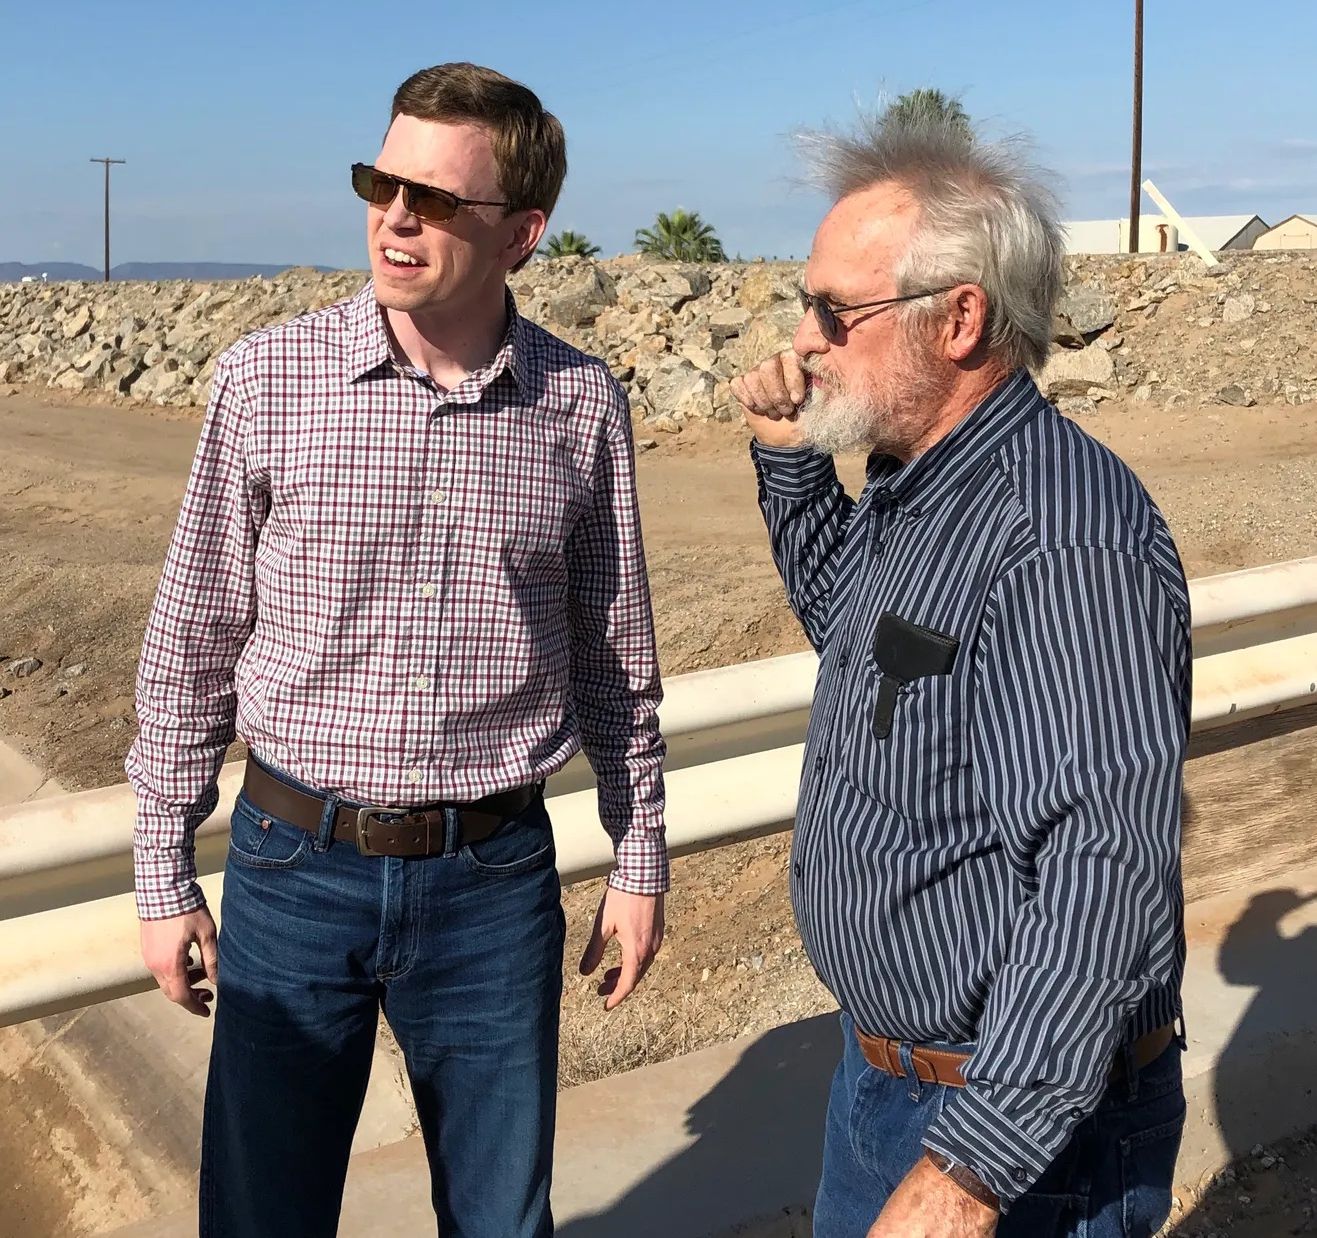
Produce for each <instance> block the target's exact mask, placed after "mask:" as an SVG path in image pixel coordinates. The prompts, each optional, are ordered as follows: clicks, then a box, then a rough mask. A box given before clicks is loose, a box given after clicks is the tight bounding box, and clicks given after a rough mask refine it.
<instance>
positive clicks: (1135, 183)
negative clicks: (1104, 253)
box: [1130, 0, 1143, 254]
mask: <svg viewBox="0 0 1317 1238" xmlns="http://www.w3.org/2000/svg"><path fill="white" fill-rule="evenodd" d="M1142 181H1143V0H1134V143H1133V153H1132V155H1131V158H1130V253H1132V254H1137V253H1138V252H1139V194H1140V193H1141V192H1142V190H1141V189H1140V185H1141V183H1142Z"/></svg>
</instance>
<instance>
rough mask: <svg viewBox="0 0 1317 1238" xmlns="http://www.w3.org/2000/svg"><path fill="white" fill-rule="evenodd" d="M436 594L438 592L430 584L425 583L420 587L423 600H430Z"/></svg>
mask: <svg viewBox="0 0 1317 1238" xmlns="http://www.w3.org/2000/svg"><path fill="white" fill-rule="evenodd" d="M437 592H438V590H437V589H436V588H435V587H434V586H433V585H432V584H429V583H426V584H423V585H422V586H421V596H422V597H423V598H432V597H434V595H435V594H436V593H437Z"/></svg>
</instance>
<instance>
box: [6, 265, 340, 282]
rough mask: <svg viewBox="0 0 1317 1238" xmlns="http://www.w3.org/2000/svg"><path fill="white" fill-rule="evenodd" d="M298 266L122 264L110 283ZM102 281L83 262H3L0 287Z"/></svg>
mask: <svg viewBox="0 0 1317 1238" xmlns="http://www.w3.org/2000/svg"><path fill="white" fill-rule="evenodd" d="M295 265H296V264H295V263H291V262H286V263H284V264H283V265H282V266H276V265H272V264H270V263H259V262H121V263H120V264H119V265H118V266H113V267H111V268H110V278H111V279H143V280H149V279H249V278H251V276H253V275H264V276H265V277H266V278H267V279H268V278H270V277H272V276H275V275H278V274H279V272H280V271H287V270H289V269H290V268H291V267H293V266H295ZM336 269H337V268H335V267H320V266H318V267H312V268H311V270H313V271H333V270H336ZM43 272H44V274H45V275H46V277H47V278H48V279H92V280H99V279H101V278H102V274H103V273H102V272H101V271H99V270H97V269H96V268H95V267H89V266H84V265H83V264H82V263H81V262H44V263H43V262H0V283H3V282H5V281H9V282H12V281H14V280H18V279H22V278H23V276H25V275H31V276H33V277H34V278H36V279H40V278H41V276H42V274H43Z"/></svg>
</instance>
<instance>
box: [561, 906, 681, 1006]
mask: <svg viewBox="0 0 1317 1238" xmlns="http://www.w3.org/2000/svg"><path fill="white" fill-rule="evenodd" d="M614 937H616V938H617V944H618V945H619V946H621V947H622V966H621V967H610V968H609V969H608V970H607V971H606V972H605V973H604V978H603V980H601V981H600V982H599V995H600V997H606V998H607V999H608V1000H607V1001H606V1002H605V1003H604V1009H605V1010H613V1009H615V1008H616V1007H617V1006H619V1005H621V1004H622V1002H624V1001H625V1000H626V999H627V997H628V996H629V995H630V993H631V990H632V989H634V988H635V987H636V985H638V984H639V983H640V981H641V978H642V977H643V976H644V974H645V973H646V972H647V971H648V970H649V965H650V964H651V963H652V962H653V961H654V956H655V955H656V954H657V953H658V952H659V947H660V946H661V945H662V944H663V895H661V894H628V893H627V892H626V891H625V890H615V889H613V887H612V886H609V887H608V889H607V890H605V891H604V897H603V899H602V900H601V901H600V903H599V911H598V912H597V913H596V915H595V918H594V929H593V930H592V931H591V933H590V940H589V942H587V943H586V947H585V953H584V954H583V955H582V956H581V975H583V976H589V975H591V974H592V973H593V972H595V971H597V970H598V968H599V964H600V963H602V962H603V961H604V947H605V946H606V945H607V944H608V942H609V941H610V940H611V939H612V938H614Z"/></svg>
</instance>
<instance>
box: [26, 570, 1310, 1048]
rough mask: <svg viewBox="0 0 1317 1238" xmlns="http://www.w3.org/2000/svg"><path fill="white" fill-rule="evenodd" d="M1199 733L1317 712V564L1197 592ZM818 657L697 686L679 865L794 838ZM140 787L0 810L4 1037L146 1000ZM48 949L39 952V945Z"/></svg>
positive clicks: (553, 788) (580, 860)
mask: <svg viewBox="0 0 1317 1238" xmlns="http://www.w3.org/2000/svg"><path fill="white" fill-rule="evenodd" d="M1190 593H1191V602H1192V605H1193V608H1194V615H1195V628H1194V634H1195V645H1196V657H1195V662H1194V702H1193V720H1194V729H1195V730H1196V731H1200V732H1201V731H1206V730H1210V729H1214V728H1218V727H1224V726H1228V725H1230V724H1233V723H1235V722H1238V721H1240V720H1241V719H1244V718H1252V717H1258V716H1261V715H1265V714H1269V713H1276V712H1280V711H1284V710H1293V709H1298V708H1300V707H1302V706H1305V705H1309V704H1312V703H1313V702H1317V557H1314V558H1311V559H1299V560H1294V561H1291V562H1287V563H1279V564H1273V565H1270V566H1268V567H1264V568H1254V569H1250V570H1248V571H1244V572H1233V573H1228V574H1226V575H1223V576H1213V577H1208V578H1206V579H1204V580H1199V581H1194V582H1193V583H1192V584H1191V586H1190ZM814 665H815V664H814V657H813V655H812V654H794V655H790V656H788V657H784V658H772V659H767V660H765V661H761V662H752V663H747V664H744V665H741V666H731V667H721V668H718V669H716V670H712V671H702V672H697V673H696V674H692V675H683V676H680V677H678V678H677V679H675V680H673V681H671V682H670V683H669V685H668V696H667V699H666V701H665V703H664V706H663V713H662V721H663V725H664V729H665V732H666V733H667V735H668V736H669V740H670V743H671V746H672V758H671V760H670V761H669V763H668V812H667V824H668V837H669V841H670V844H671V847H672V851H673V854H674V855H682V854H686V853H688V852H691V851H699V850H703V849H707V848H711V847H718V846H723V845H726V844H728V843H733V842H739V841H744V840H746V839H749V838H754V837H757V836H759V835H763V834H768V833H772V832H774V831H778V830H784V829H787V828H789V826H790V824H791V820H792V817H793V815H794V812H795V797H796V787H797V781H798V778H799V770H800V754H801V748H800V741H801V739H802V738H803V735H804V727H805V721H806V718H807V716H808V706H809V701H810V694H811V692H812V690H813V681H814ZM239 777H240V772H239V771H238V770H237V769H236V768H235V767H229V768H227V769H226V771H225V773H224V774H223V776H222V777H221V781H220V805H221V808H220V809H219V810H218V811H217V812H216V813H215V814H214V815H213V816H212V817H211V818H210V820H208V821H207V822H205V823H204V824H203V825H202V827H201V828H200V830H199V831H198V870H199V872H201V873H202V874H203V877H202V885H203V887H204V888H205V890H206V893H207V897H208V899H209V902H210V905H211V907H212V908H218V907H219V904H220V899H219V893H220V887H221V883H222V880H223V879H222V876H221V870H222V868H223V860H224V854H225V848H226V841H225V840H226V836H227V829H228V823H227V811H228V806H229V805H230V804H231V803H232V800H233V797H234V795H235V794H236V791H237V786H238V781H239ZM549 795H550V800H551V811H552V815H553V818H554V822H555V834H556V837H557V839H558V852H559V868H560V870H561V872H562V876H563V880H564V882H572V881H579V880H583V879H585V878H588V877H593V876H597V875H598V874H600V873H602V872H604V871H606V870H607V868H608V867H609V866H610V864H611V861H612V856H611V851H610V848H609V844H608V842H607V839H606V837H605V835H604V834H603V832H602V831H601V830H600V829H599V826H598V821H597V817H596V812H595V796H594V791H593V776H592V775H591V774H590V772H589V767H588V765H587V764H586V763H585V762H584V761H582V760H577V761H574V762H572V763H571V764H570V765H569V766H568V767H567V769H566V770H564V771H563V772H562V774H561V775H560V776H559V777H557V778H555V779H553V780H552V781H551V783H550V787H549ZM132 826H133V798H132V794H131V791H130V790H129V788H128V787H127V786H118V787H109V788H103V789H101V790H96V791H88V792H84V793H82V794H81V795H70V796H62V797H59V798H55V799H51V800H46V801H42V802H40V803H32V804H27V805H23V806H20V807H18V808H10V809H7V810H4V811H0V908H2V909H0V1026H3V1025H5V1024H11V1023H16V1022H22V1021H23V1020H26V1019H31V1018H36V1017H38V1016H41V1015H47V1014H52V1013H56V1012H58V1011H61V1010H70V1009H76V1008H78V1007H80V1006H85V1005H87V1004H88V1003H92V1002H97V1001H107V1000H111V999H113V998H116V997H121V996H124V995H125V994H128V993H133V992H138V991H141V990H144V989H146V988H148V987H149V986H150V984H151V981H150V978H149V977H148V976H147V975H146V973H145V970H144V969H143V967H142V965H141V963H140V960H139V959H138V956H137V925H136V913H135V910H134V905H133V900H132V896H131V894H130V893H129V891H130V889H131V882H132V866H131V846H132ZM34 943H35V945H34Z"/></svg>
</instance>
